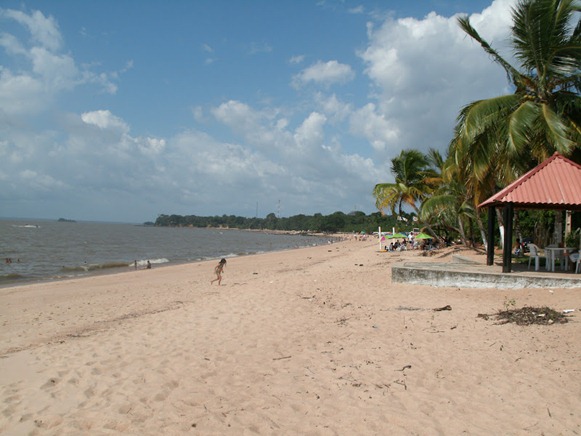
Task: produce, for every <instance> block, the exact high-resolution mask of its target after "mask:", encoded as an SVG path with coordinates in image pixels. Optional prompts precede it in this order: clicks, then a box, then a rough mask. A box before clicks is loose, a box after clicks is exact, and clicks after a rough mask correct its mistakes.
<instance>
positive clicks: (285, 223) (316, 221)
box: [155, 211, 413, 234]
mask: <svg viewBox="0 0 581 436" xmlns="http://www.w3.org/2000/svg"><path fill="white" fill-rule="evenodd" d="M403 217H404V218H405V219H407V220H408V221H407V224H403V223H402V222H401V221H398V220H397V219H396V218H395V217H393V216H382V215H381V214H380V213H379V212H375V213H372V214H370V215H366V214H365V213H364V212H361V211H356V212H351V213H349V214H345V213H343V212H334V213H332V214H331V215H322V214H320V213H316V214H315V215H303V214H299V215H294V216H291V217H286V218H279V217H277V216H276V215H275V214H274V213H269V214H268V215H267V216H266V217H265V218H245V217H241V216H234V215H222V216H196V215H186V216H181V215H159V216H158V217H157V219H156V220H155V225H156V226H161V227H215V228H220V227H223V228H235V229H253V230H254V229H260V230H279V231H299V232H329V233H335V232H347V233H352V232H356V233H359V232H361V231H364V232H366V233H368V234H369V233H372V232H376V231H377V229H378V227H381V228H382V230H383V231H388V230H391V228H392V227H397V230H398V231H410V230H412V223H413V220H412V215H409V214H405V213H404V214H403Z"/></svg>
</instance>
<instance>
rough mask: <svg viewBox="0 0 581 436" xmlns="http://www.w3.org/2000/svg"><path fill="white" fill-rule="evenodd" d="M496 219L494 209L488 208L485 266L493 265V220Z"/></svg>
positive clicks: (492, 207)
mask: <svg viewBox="0 0 581 436" xmlns="http://www.w3.org/2000/svg"><path fill="white" fill-rule="evenodd" d="M495 219H496V208H495V207H494V206H490V207H489V208H488V245H487V247H486V265H488V266H491V265H494V220H495Z"/></svg>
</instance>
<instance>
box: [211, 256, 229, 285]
mask: <svg viewBox="0 0 581 436" xmlns="http://www.w3.org/2000/svg"><path fill="white" fill-rule="evenodd" d="M225 265H226V259H222V260H221V261H220V262H218V265H216V267H215V268H214V272H215V273H216V278H215V279H214V280H212V281H211V282H210V284H212V283H214V282H215V281H217V282H218V286H220V283H222V273H223V272H224V266H225Z"/></svg>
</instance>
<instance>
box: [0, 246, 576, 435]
mask: <svg viewBox="0 0 581 436" xmlns="http://www.w3.org/2000/svg"><path fill="white" fill-rule="evenodd" d="M410 257H411V258H414V260H420V259H421V260H425V261H430V259H428V258H423V257H419V256H418V253H417V252H413V251H412V252H407V253H381V252H379V251H378V247H377V242H376V241H374V240H370V241H355V240H345V241H342V242H337V243H334V244H330V245H328V246H320V247H311V248H304V249H297V250H290V251H285V252H278V253H270V254H261V255H254V256H245V257H238V258H231V259H229V260H228V264H227V265H226V268H225V274H224V278H223V281H222V286H219V287H218V286H217V285H216V284H215V283H214V284H213V285H211V284H210V281H211V280H212V279H213V278H214V274H213V269H214V266H215V264H216V262H215V261H211V262H200V263H193V264H188V265H179V266H168V267H163V268H154V269H152V270H139V271H130V272H124V273H121V274H112V275H104V276H97V277H90V278H83V279H78V280H68V281H60V282H49V283H39V284H31V285H25V286H18V287H10V288H4V289H0V325H1V327H2V328H1V329H0V408H1V414H0V433H1V434H6V435H81V434H83V435H112V434H128V435H160V434H165V435H181V434H192V435H253V434H258V435H387V434H389V435H460V434H467V435H493V434H494V435H498V434H503V435H525V434H526V435H529V434H530V435H542V434H544V435H574V434H581V347H580V346H579V338H581V322H580V320H581V318H580V317H579V316H580V315H579V311H580V310H581V289H521V290H504V289H461V288H458V287H453V286H451V287H439V288H436V287H431V286H419V285H406V284H397V283H396V284H392V283H391V277H390V265H391V264H393V263H395V262H399V261H401V260H402V259H404V258H410ZM444 259H445V258H444ZM438 261H442V259H438ZM484 261H485V260H484V257H483V262H484ZM511 300H513V301H514V303H515V305H516V307H522V306H526V305H528V306H549V307H551V308H553V309H555V310H559V311H561V310H564V309H575V311H574V312H573V313H572V314H571V317H570V319H569V322H568V323H566V324H554V325H550V326H540V325H531V326H517V325H514V324H504V325H500V324H498V323H497V322H495V321H494V320H493V319H492V318H491V319H488V320H487V319H484V318H482V317H478V315H479V314H493V313H496V312H498V311H499V310H502V309H504V308H505V305H506V304H508V302H510V301H511ZM448 305H449V306H450V309H451V310H442V311H434V309H436V308H441V307H444V306H448Z"/></svg>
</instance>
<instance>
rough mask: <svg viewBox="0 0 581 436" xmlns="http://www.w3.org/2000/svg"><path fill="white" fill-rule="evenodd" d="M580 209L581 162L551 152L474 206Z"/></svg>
mask: <svg viewBox="0 0 581 436" xmlns="http://www.w3.org/2000/svg"><path fill="white" fill-rule="evenodd" d="M506 203H513V204H514V207H516V208H526V209H567V210H581V165H579V164H576V163H575V162H573V161H571V160H569V159H567V158H565V157H563V156H561V155H560V154H559V153H555V154H554V155H553V156H551V157H550V158H548V159H547V160H546V161H544V162H543V163H541V164H540V165H538V166H536V167H535V168H533V169H532V170H530V171H529V172H528V173H526V174H525V175H523V176H522V177H520V178H519V179H517V180H515V181H514V182H513V183H511V184H510V185H508V186H507V187H506V188H504V189H503V190H502V191H500V192H498V193H497V194H495V195H493V196H492V197H490V198H489V199H488V200H486V201H484V202H482V203H480V204H479V205H478V207H486V206H498V205H503V204H506Z"/></svg>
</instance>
